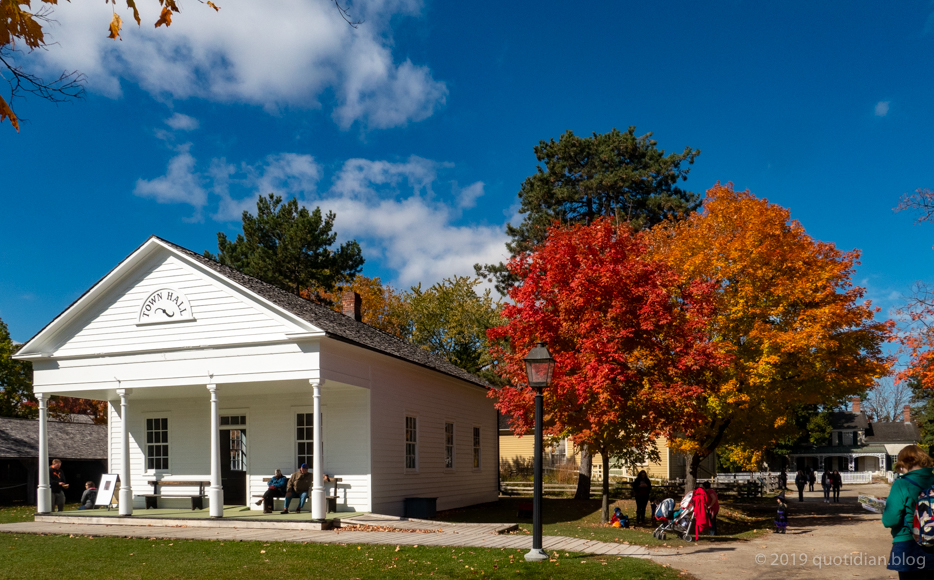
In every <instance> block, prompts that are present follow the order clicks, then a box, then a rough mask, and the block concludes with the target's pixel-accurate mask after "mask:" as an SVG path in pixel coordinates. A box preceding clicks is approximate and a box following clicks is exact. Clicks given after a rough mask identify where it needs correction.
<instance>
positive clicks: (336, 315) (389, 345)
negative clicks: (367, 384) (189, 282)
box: [153, 236, 489, 388]
mask: <svg viewBox="0 0 934 580" xmlns="http://www.w3.org/2000/svg"><path fill="white" fill-rule="evenodd" d="M153 238H155V239H157V240H159V241H160V242H162V243H163V244H165V245H166V246H170V247H171V248H173V249H175V250H177V251H178V252H180V253H182V254H184V255H186V256H188V257H189V258H191V259H192V260H195V261H197V262H198V263H200V264H201V265H202V266H204V267H206V268H209V269H211V270H213V271H214V272H217V273H218V274H220V275H221V276H223V277H225V278H227V279H229V280H231V281H232V282H234V283H236V284H238V285H240V286H243V287H244V288H247V289H248V290H250V291H252V292H254V293H256V294H258V295H259V296H261V297H263V298H265V299H266V300H268V301H270V302H272V303H273V304H275V305H276V306H278V307H280V308H282V309H284V310H287V311H289V312H291V313H292V314H294V315H295V316H298V317H299V318H301V319H302V320H304V321H306V322H309V323H311V324H313V325H314V326H316V327H318V328H320V329H321V330H323V331H324V332H325V333H326V334H327V336H329V337H331V338H334V339H337V340H341V341H344V342H348V343H351V344H355V345H357V346H361V347H363V348H367V349H370V350H374V351H377V352H381V353H383V354H387V355H389V356H392V357H395V358H399V359H402V360H405V361H408V362H411V363H414V364H417V365H420V366H423V367H427V368H430V369H433V370H436V371H438V372H441V373H444V374H446V375H449V376H452V377H455V378H458V379H461V380H464V381H467V382H469V383H473V384H475V385H478V386H481V387H485V388H488V387H489V385H488V384H487V383H485V382H484V381H483V380H481V379H480V378H479V377H477V376H475V375H473V374H471V373H468V372H467V371H465V370H464V369H462V368H460V367H458V366H455V365H453V364H451V363H450V362H449V361H448V360H447V359H446V358H444V357H442V356H439V355H436V354H433V353H431V352H429V351H427V350H425V349H423V348H421V347H419V346H417V345H414V344H412V343H411V342H409V341H407V340H405V339H402V338H399V337H398V336H394V335H392V334H389V333H387V332H383V331H382V330H379V329H378V328H374V327H372V326H370V325H369V324H365V323H363V322H358V321H356V320H354V319H353V318H351V317H350V316H346V315H344V314H341V313H340V312H335V311H334V310H331V309H330V308H328V307H326V306H322V305H320V304H316V303H314V302H312V301H310V300H305V299H304V298H302V297H300V296H296V295H295V294H292V293H291V292H286V291H285V290H282V289H281V288H278V287H276V286H273V285H272V284H268V283H266V282H263V281H262V280H258V279H256V278H254V277H252V276H247V275H246V274H244V273H242V272H239V271H237V270H234V269H233V268H231V267H229V266H225V265H223V264H221V263H219V262H216V261H214V260H212V259H210V258H206V257H205V256H203V255H201V254H197V253H195V252H192V251H191V250H189V249H187V248H183V247H181V246H179V245H177V244H173V243H172V242H169V241H167V240H163V239H162V238H159V237H157V236H153Z"/></svg>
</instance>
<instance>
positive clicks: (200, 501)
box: [137, 477, 211, 510]
mask: <svg viewBox="0 0 934 580" xmlns="http://www.w3.org/2000/svg"><path fill="white" fill-rule="evenodd" d="M146 483H147V484H148V485H151V486H152V493H142V494H139V495H137V497H144V498H146V509H150V508H152V509H158V507H159V498H162V497H166V498H189V499H191V509H193V510H196V509H198V510H200V509H204V498H205V497H207V495H205V493H204V486H206V485H211V482H210V481H209V480H205V479H203V478H193V479H185V478H172V479H169V478H167V477H166V478H163V479H150V480H149V481H147V482H146ZM196 485H197V486H198V492H197V493H192V492H189V493H180V492H174V493H173V492H169V493H164V492H163V493H159V487H160V486H161V487H166V486H170V487H194V486H196Z"/></svg>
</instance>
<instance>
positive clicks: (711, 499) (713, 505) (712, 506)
mask: <svg viewBox="0 0 934 580" xmlns="http://www.w3.org/2000/svg"><path fill="white" fill-rule="evenodd" d="M703 487H704V491H706V492H707V511H709V512H710V534H711V535H713V536H716V535H717V514H719V513H720V496H719V495H717V490H715V489H713V488H712V487H710V482H709V481H705V482H704V486H703Z"/></svg>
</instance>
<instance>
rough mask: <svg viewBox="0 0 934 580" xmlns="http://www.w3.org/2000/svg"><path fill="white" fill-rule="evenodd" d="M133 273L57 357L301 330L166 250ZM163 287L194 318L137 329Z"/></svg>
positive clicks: (60, 346)
mask: <svg viewBox="0 0 934 580" xmlns="http://www.w3.org/2000/svg"><path fill="white" fill-rule="evenodd" d="M134 274H135V275H133V276H129V277H128V279H127V280H126V281H125V282H124V283H122V284H120V285H118V286H117V287H116V288H114V289H112V290H111V291H110V292H108V293H107V294H106V295H105V296H104V297H102V299H101V300H100V301H99V302H98V303H97V304H94V305H92V306H91V307H90V308H89V309H88V311H87V312H85V313H84V314H83V315H82V316H81V317H79V320H77V321H76V323H74V324H72V325H70V326H71V327H73V328H74V330H73V331H70V332H69V331H68V330H67V329H66V330H64V331H62V333H61V336H60V337H59V338H58V341H57V346H56V348H55V349H54V351H55V354H56V356H74V355H87V354H94V353H102V352H107V353H122V352H133V351H140V350H153V349H160V348H173V349H177V348H186V347H199V346H204V347H209V346H211V345H215V344H231V343H236V342H238V341H243V342H250V343H255V342H263V341H267V340H268V341H271V340H281V339H283V337H284V334H285V333H286V332H294V331H296V330H299V329H298V328H297V327H296V326H295V325H293V324H290V323H288V322H286V321H285V320H284V319H282V318H281V317H279V316H277V315H275V314H272V313H271V312H270V311H268V310H266V309H265V308H264V307H262V306H260V305H258V304H257V303H255V302H253V301H252V300H249V299H244V296H243V295H241V294H239V293H238V292H236V291H234V290H233V289H232V288H231V287H230V286H229V285H226V284H224V283H221V282H219V281H218V280H217V279H216V278H214V277H212V276H210V275H209V274H207V273H205V272H203V271H200V270H198V269H197V268H196V267H194V266H192V265H190V264H188V263H185V262H183V261H182V260H180V259H179V258H177V257H175V256H173V255H171V254H169V253H168V252H162V253H160V254H159V255H158V256H154V257H152V258H150V259H148V260H147V261H145V263H143V264H141V265H140V267H139V271H138V272H135V273H134ZM161 288H172V289H174V290H176V291H178V292H181V293H182V294H184V295H185V297H186V298H187V299H188V303H189V306H190V308H191V312H192V314H193V316H194V318H195V320H194V321H192V322H179V323H174V324H173V323H167V324H156V325H145V326H138V325H137V321H138V316H139V310H140V307H141V306H142V305H143V303H144V301H145V300H146V298H147V297H148V296H149V295H150V294H151V293H152V292H154V291H156V290H159V289H161Z"/></svg>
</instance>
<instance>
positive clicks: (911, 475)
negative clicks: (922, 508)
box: [882, 445, 934, 580]
mask: <svg viewBox="0 0 934 580" xmlns="http://www.w3.org/2000/svg"><path fill="white" fill-rule="evenodd" d="M932 466H934V461H931V458H930V456H928V454H927V453H925V452H924V450H923V449H921V448H920V447H918V446H917V445H908V446H907V447H905V448H904V449H902V450H901V451H900V452H899V454H898V461H897V462H896V463H895V471H896V472H901V473H902V475H901V477H899V478H898V479H896V480H895V481H894V482H893V483H892V489H891V491H890V492H889V497H888V498H886V500H885V511H884V512H883V513H882V525H883V526H885V527H887V528H889V529H891V531H892V553H891V555H890V556H889V563H888V566H887V568H888V569H889V570H894V571H896V572H898V577H899V579H900V580H906V579H908V580H911V579H917V578H931V576H932V575H934V554H929V553H927V552H925V551H924V550H923V549H921V546H920V545H918V543H917V542H916V541H915V540H914V538H913V537H912V535H911V527H912V523H913V521H914V515H915V505H916V504H917V503H918V494H920V493H921V492H922V491H925V490H927V489H928V488H929V487H931V486H932V485H934V473H932V470H931V467H932Z"/></svg>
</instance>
